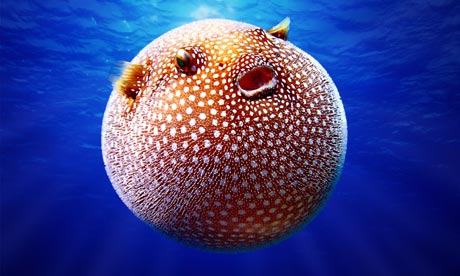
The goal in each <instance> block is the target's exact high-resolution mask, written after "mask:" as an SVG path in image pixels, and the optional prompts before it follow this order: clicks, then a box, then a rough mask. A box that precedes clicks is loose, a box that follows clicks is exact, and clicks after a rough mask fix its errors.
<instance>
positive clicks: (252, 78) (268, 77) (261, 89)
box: [237, 65, 277, 98]
mask: <svg viewBox="0 0 460 276" xmlns="http://www.w3.org/2000/svg"><path fill="white" fill-rule="evenodd" d="M276 84H277V78H276V74H275V72H274V70H273V68H271V67H270V66H266V65H264V66H258V67H255V68H253V69H251V70H249V71H247V72H243V73H242V74H241V75H240V76H239V77H238V79H237V85H238V89H239V90H240V92H241V94H242V95H244V96H246V97H248V98H253V97H260V96H264V95H267V94H268V93H269V92H270V91H272V90H273V88H275V86H276Z"/></svg>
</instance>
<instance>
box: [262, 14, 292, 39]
mask: <svg viewBox="0 0 460 276" xmlns="http://www.w3.org/2000/svg"><path fill="white" fill-rule="evenodd" d="M290 23H291V20H290V19H289V17H286V18H284V19H283V21H281V22H280V23H278V24H277V25H276V26H273V27H271V28H270V29H269V30H267V32H268V33H269V34H271V35H272V36H274V37H277V38H281V39H282V40H287V33H288V31H289V24H290Z"/></svg>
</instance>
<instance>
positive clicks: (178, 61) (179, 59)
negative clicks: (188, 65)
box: [177, 57, 185, 67]
mask: <svg viewBox="0 0 460 276" xmlns="http://www.w3.org/2000/svg"><path fill="white" fill-rule="evenodd" d="M177 65H179V66H180V67H184V66H185V61H184V60H182V59H181V58H180V57H177Z"/></svg>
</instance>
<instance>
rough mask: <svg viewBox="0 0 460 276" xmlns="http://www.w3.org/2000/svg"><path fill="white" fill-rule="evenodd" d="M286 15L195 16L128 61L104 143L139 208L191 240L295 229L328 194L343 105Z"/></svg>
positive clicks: (119, 180) (339, 153)
mask: <svg viewBox="0 0 460 276" xmlns="http://www.w3.org/2000/svg"><path fill="white" fill-rule="evenodd" d="M288 25H289V21H288V20H285V21H283V22H282V23H281V25H278V26H276V27H274V28H272V29H270V30H268V31H264V30H263V29H261V28H258V27H255V26H252V25H249V24H245V23H241V22H235V21H229V20H215V19H214V20H203V21H197V22H194V23H190V24H187V25H184V26H182V27H180V28H177V29H174V30H172V31H170V32H168V33H166V34H164V35H162V36H161V37H159V38H157V39H155V40H154V41H153V42H151V43H150V44H149V45H147V46H146V47H145V48H144V49H143V50H142V51H141V52H140V53H139V54H138V55H137V56H136V57H135V58H134V59H133V60H132V61H131V62H130V63H127V64H126V66H125V69H124V71H123V73H122V75H121V77H120V78H119V79H118V80H117V81H116V83H115V85H114V90H113V92H112V94H111V96H110V99H109V102H108V104H107V109H106V111H105V114H104V120H103V126H102V152H103V158H104V163H105V165H106V170H107V173H108V175H109V177H110V180H111V182H112V184H113V187H114V188H115V190H116V192H117V193H118V195H119V196H120V197H121V199H122V200H123V202H124V203H125V204H126V205H127V206H128V207H129V208H130V209H131V210H132V211H133V212H134V213H135V214H136V215H137V216H138V217H139V218H141V219H142V220H144V221H146V222H147V223H148V224H150V225H151V226H152V227H154V228H156V229H158V230H160V231H161V232H163V233H165V234H167V235H168V236H171V237H173V238H176V239H178V240H180V241H183V242H185V243H187V244H190V245H193V246H198V247H201V248H207V249H214V250H223V251H230V250H242V249H250V248H255V247H259V246H263V245H266V244H269V243H272V242H275V241H278V240H280V239H282V238H284V237H286V236H288V235H289V234H291V233H293V232H294V231H295V230H297V229H299V228H300V226H301V225H303V224H305V223H306V222H307V221H309V220H310V219H311V218H312V217H313V216H314V214H315V213H316V212H317V211H318V209H319V208H320V207H321V205H322V204H323V203H324V202H325V200H326V199H327V197H328V196H329V194H330V192H331V190H332V188H333V186H334V184H335V182H336V180H337V178H338V176H339V174H340V171H341V168H342V165H343V161H344V156H345V150H346V140H347V129H346V119H345V113H344V109H343V106H342V103H341V100H340V98H339V94H338V92H337V89H336V87H335V85H334V83H333V82H332V80H331V79H330V78H329V76H328V74H327V73H326V71H325V70H324V69H323V67H322V66H321V65H320V64H319V63H318V62H317V61H316V60H314V59H313V58H312V57H311V56H310V55H308V54H307V53H305V52H303V51H302V50H300V49H299V48H297V47H296V46H294V45H292V44H291V43H289V42H287V41H285V39H286V32H287V28H288Z"/></svg>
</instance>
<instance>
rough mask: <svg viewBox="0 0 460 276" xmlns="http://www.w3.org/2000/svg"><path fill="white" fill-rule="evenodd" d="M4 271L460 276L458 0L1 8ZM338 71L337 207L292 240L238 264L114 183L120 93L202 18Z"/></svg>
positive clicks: (81, 0)
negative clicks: (125, 66) (140, 210)
mask: <svg viewBox="0 0 460 276" xmlns="http://www.w3.org/2000/svg"><path fill="white" fill-rule="evenodd" d="M0 12H1V13H0V91H1V99H0V104H1V105H0V115H1V117H0V118H1V125H0V139H1V140H0V142H1V143H0V150H1V151H0V160H1V164H0V165H1V167H0V168H1V170H0V173H1V175H0V181H1V209H0V211H1V217H0V218H1V229H0V235H1V240H0V250H1V260H0V262H1V263H0V274H1V275H2V276H8V275H203V276H204V275H222V276H226V275H266V276H269V275H460V181H459V176H458V173H459V172H460V2H459V1H456V0H425V1H420V0H419V1H417V0H402V1H377V0H375V1H364V0H349V1H343V0H342V1H341V0H316V1H251V0H241V1H193V0H187V1H105V0H98V1H85V0H68V1H47V0H44V1H38V0H37V1H21V0H17V1H11V0H2V1H0ZM286 16H289V17H290V18H291V28H290V32H289V40H290V41H291V42H293V43H294V44H295V45H297V46H299V47H300V48H301V49H303V50H305V51H306V52H308V53H310V54H311V55H312V56H313V57H315V58H316V59H317V60H318V61H319V62H320V63H321V64H322V65H323V66H324V67H325V68H326V70H327V71H328V72H329V74H330V76H331V77H332V79H333V80H334V81H335V83H336V85H337V87H338V90H339V92H340V95H341V97H342V100H343V103H344V106H345V111H346V114H347V120H348V131H349V134H348V151H347V156H346V160H345V165H344V168H343V173H342V176H341V178H340V180H339V182H338V183H337V186H336V188H335V190H334V191H333V193H332V195H331V197H330V199H329V201H328V202H327V203H326V204H325V206H324V208H323V209H322V210H321V211H320V212H319V214H318V215H317V217H316V218H315V219H314V220H313V221H312V222H311V223H310V224H308V225H307V226H306V227H305V228H304V229H302V230H301V231H299V232H297V233H296V234H294V235H293V236H291V237H290V238H288V239H286V240H284V241H282V242H281V243H278V244H275V245H272V246H270V247H267V248H263V249H259V250H255V251H249V252H244V253H235V254H222V253H214V252H208V251H202V250H199V249H195V248H190V247H187V246H185V245H182V244H180V243H178V242H176V241H174V240H171V239H169V238H167V237H165V236H163V235H161V234H159V233H158V232H156V231H153V230H152V229H151V228H149V227H148V226H147V225H146V224H144V223H143V222H142V221H140V220H139V219H138V218H136V217H135V216H134V215H133V214H132V213H131V212H130V211H129V209H128V208H127V207H126V206H125V205H124V204H123V203H122V202H121V200H120V199H119V198H118V196H117V195H116V193H115V191H114V190H113V188H112V186H111V184H110V182H109V180H108V177H107V175H106V173H105V169H104V164H103V162H102V157H101V150H100V132H101V123H102V116H103V112H104V110H105V105H106V102H107V100H108V97H109V95H110V93H111V90H112V84H111V82H110V80H111V78H112V77H113V76H117V75H118V74H119V69H118V64H119V62H120V61H129V60H131V59H132V58H133V57H134V56H135V55H136V54H137V53H138V52H139V51H140V50H141V49H142V48H143V47H144V46H145V45H146V44H147V43H149V42H150V41H151V40H153V39H155V38H156V37H158V36H160V35H161V34H163V33H165V32H166V31H168V30H170V29H172V28H175V27H178V26H180V25H183V24H185V23H188V22H191V21H194V20H197V19H202V18H227V19H234V20H239V21H245V22H248V23H251V24H254V25H257V26H260V27H262V28H265V29H268V28H270V27H272V26H273V25H275V24H277V23H278V22H279V21H281V20H282V19H283V18H284V17H286Z"/></svg>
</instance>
